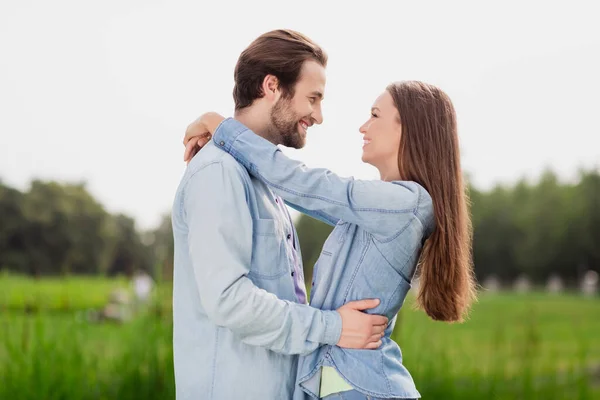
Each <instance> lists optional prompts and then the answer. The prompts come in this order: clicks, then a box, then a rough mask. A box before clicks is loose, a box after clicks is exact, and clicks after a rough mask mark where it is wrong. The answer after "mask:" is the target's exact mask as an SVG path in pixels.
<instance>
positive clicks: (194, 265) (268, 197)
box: [172, 143, 342, 400]
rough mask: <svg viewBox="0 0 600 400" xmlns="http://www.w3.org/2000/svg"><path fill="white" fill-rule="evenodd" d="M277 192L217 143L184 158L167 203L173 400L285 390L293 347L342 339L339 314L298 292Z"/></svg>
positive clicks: (285, 395) (287, 394)
mask: <svg viewBox="0 0 600 400" xmlns="http://www.w3.org/2000/svg"><path fill="white" fill-rule="evenodd" d="M278 201H280V200H278V197H276V196H275V195H274V194H273V192H272V191H271V190H270V189H269V188H268V187H267V186H266V185H265V184H264V183H263V182H261V181H259V180H257V179H256V178H253V177H251V176H250V175H249V174H248V172H247V170H246V169H245V168H244V167H242V166H241V165H240V164H239V163H238V162H237V161H235V160H234V159H233V157H231V156H230V155H229V154H227V153H225V152H223V151H221V150H219V149H218V148H217V147H216V146H215V145H214V144H213V143H209V144H208V145H207V146H206V147H205V148H204V149H203V150H202V151H201V152H200V153H199V154H198V155H196V156H195V157H194V158H193V160H192V161H191V162H190V164H189V165H188V167H187V169H186V171H185V173H184V175H183V177H182V179H181V182H180V185H179V187H178V189H177V192H176V194H175V199H174V202H173V208H172V225H173V235H174V241H175V259H174V277H173V352H174V354H173V356H174V368H175V387H176V397H177V399H178V400H188V399H189V400H192V399H193V400H199V399H203V400H204V399H206V400H231V399H257V400H258V399H261V400H262V399H291V398H292V395H293V391H294V386H295V382H296V371H297V365H298V355H299V354H307V353H310V352H312V351H314V350H316V349H317V348H318V347H319V346H322V345H323V344H335V343H337V342H338V341H339V337H340V334H341V329H342V324H341V317H340V315H339V313H337V312H336V311H326V310H320V309H317V308H313V307H310V306H309V305H308V304H306V302H305V299H301V298H299V295H298V293H297V288H295V286H294V277H293V275H294V272H295V269H294V267H295V263H294V258H293V256H292V254H291V251H290V247H289V240H287V239H288V238H290V237H294V238H295V236H296V235H295V231H294V226H293V224H292V223H291V220H290V218H289V215H286V214H284V212H283V210H282V208H281V207H280V206H279V204H277V202H278ZM296 245H297V243H296ZM300 267H301V265H300ZM303 288H304V287H303ZM302 300H304V304H301V303H303V301H302Z"/></svg>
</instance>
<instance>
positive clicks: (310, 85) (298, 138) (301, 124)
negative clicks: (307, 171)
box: [271, 61, 325, 149]
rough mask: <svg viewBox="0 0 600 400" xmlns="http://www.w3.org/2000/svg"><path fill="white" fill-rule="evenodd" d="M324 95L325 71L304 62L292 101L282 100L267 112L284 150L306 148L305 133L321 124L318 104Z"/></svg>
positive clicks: (321, 116)
mask: <svg viewBox="0 0 600 400" xmlns="http://www.w3.org/2000/svg"><path fill="white" fill-rule="evenodd" d="M324 93H325V68H323V66H321V65H320V64H319V63H317V62H315V61H305V62H304V64H303V65H302V70H301V72H300V78H299V79H298V82H296V86H295V87H294V96H293V97H292V98H289V97H284V96H282V97H281V98H279V100H277V102H276V103H275V105H274V106H273V108H272V109H271V123H272V125H273V128H274V129H275V131H276V133H278V134H279V135H280V137H281V141H280V143H281V144H282V145H284V146H286V147H292V148H295V149H300V148H302V147H304V145H305V144H306V131H307V130H308V128H309V127H311V126H312V125H313V124H315V123H316V124H321V123H322V122H323V114H322V112H321V101H323V95H324Z"/></svg>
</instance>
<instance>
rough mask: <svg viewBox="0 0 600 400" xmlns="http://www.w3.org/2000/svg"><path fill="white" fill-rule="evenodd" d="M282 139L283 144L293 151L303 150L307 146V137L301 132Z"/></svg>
mask: <svg viewBox="0 0 600 400" xmlns="http://www.w3.org/2000/svg"><path fill="white" fill-rule="evenodd" d="M282 139H283V140H282V144H283V145H284V146H285V147H290V148H292V149H301V148H303V147H304V146H305V145H306V135H303V134H301V133H299V132H295V133H294V134H293V135H286V136H284V137H283V138H282Z"/></svg>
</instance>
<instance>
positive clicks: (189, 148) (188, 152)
mask: <svg viewBox="0 0 600 400" xmlns="http://www.w3.org/2000/svg"><path fill="white" fill-rule="evenodd" d="M198 140H199V138H192V140H190V141H189V142H187V144H186V145H185V151H184V152H183V161H189V160H191V158H192V157H193V154H192V153H193V152H194V149H195V147H196V144H198Z"/></svg>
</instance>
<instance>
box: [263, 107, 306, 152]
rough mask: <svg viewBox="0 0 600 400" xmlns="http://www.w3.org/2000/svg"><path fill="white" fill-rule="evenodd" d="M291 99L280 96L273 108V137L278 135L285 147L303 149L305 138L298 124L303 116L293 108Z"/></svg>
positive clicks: (280, 142)
mask: <svg viewBox="0 0 600 400" xmlns="http://www.w3.org/2000/svg"><path fill="white" fill-rule="evenodd" d="M291 103H292V102H291V101H290V100H289V99H284V98H280V99H279V100H277V103H275V105H274V106H273V109H272V110H271V124H272V127H273V130H274V132H272V136H273V137H278V138H279V140H278V142H279V144H282V145H284V146H285V147H292V148H294V149H301V148H302V147H304V144H305V138H304V136H302V135H301V134H300V132H298V125H299V123H300V120H301V119H302V117H300V116H298V115H297V114H296V113H295V112H294V111H293V110H292V104H291Z"/></svg>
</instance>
